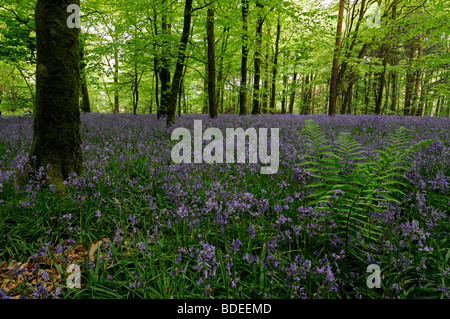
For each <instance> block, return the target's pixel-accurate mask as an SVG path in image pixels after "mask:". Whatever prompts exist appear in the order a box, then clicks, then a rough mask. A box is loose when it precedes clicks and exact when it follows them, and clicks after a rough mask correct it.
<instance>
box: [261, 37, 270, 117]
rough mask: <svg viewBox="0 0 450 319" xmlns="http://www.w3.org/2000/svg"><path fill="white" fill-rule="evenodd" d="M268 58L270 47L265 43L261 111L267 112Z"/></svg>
mask: <svg viewBox="0 0 450 319" xmlns="http://www.w3.org/2000/svg"><path fill="white" fill-rule="evenodd" d="M269 59H270V47H269V43H268V42H267V44H266V58H265V61H264V70H265V71H264V73H265V74H264V84H263V86H264V88H263V96H262V100H263V101H262V112H263V113H267V112H268V110H269V72H270V70H269V61H270V60H269Z"/></svg>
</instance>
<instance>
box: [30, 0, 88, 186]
mask: <svg viewBox="0 0 450 319" xmlns="http://www.w3.org/2000/svg"><path fill="white" fill-rule="evenodd" d="M71 4H77V5H79V4H80V1H79V0H38V1H37V3H36V11H35V24H36V44H37V63H36V64H37V73H36V105H35V109H34V124H33V143H32V147H31V151H30V157H31V158H32V162H31V163H32V165H33V166H34V168H35V169H37V168H38V167H40V166H47V165H48V164H50V166H51V169H50V170H49V172H48V174H49V176H51V177H52V178H54V179H55V180H56V185H57V187H61V186H62V181H63V180H64V179H65V178H67V177H68V176H69V174H71V173H80V171H81V168H82V153H81V147H80V145H81V137H80V109H79V88H80V51H79V50H80V48H79V41H78V38H79V29H77V28H69V27H68V26H67V24H66V21H67V19H68V16H69V13H67V8H68V6H69V5H71Z"/></svg>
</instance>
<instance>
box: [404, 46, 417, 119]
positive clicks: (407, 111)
mask: <svg viewBox="0 0 450 319" xmlns="http://www.w3.org/2000/svg"><path fill="white" fill-rule="evenodd" d="M415 51H416V47H415V44H414V41H410V42H409V48H408V70H407V71H406V87H405V105H404V109H403V114H404V115H411V114H412V110H411V101H412V96H413V85H414V72H413V71H412V70H411V65H412V63H413V61H414V53H415Z"/></svg>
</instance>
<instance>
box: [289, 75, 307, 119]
mask: <svg viewBox="0 0 450 319" xmlns="http://www.w3.org/2000/svg"><path fill="white" fill-rule="evenodd" d="M306 77H308V76H306ZM295 91H297V72H295V71H294V79H293V80H292V87H291V99H290V100H289V113H291V114H293V113H294V101H295Z"/></svg>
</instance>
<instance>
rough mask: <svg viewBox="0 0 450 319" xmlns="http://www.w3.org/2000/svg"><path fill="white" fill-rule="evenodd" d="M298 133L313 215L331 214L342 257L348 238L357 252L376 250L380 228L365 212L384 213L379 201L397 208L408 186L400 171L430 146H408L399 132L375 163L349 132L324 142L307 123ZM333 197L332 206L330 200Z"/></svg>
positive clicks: (405, 136)
mask: <svg viewBox="0 0 450 319" xmlns="http://www.w3.org/2000/svg"><path fill="white" fill-rule="evenodd" d="M301 134H302V136H304V138H305V140H306V153H307V154H306V155H304V156H303V160H304V161H303V162H302V163H301V164H302V165H303V166H304V167H305V170H306V171H308V172H309V175H310V176H312V177H314V178H315V181H314V182H312V183H310V184H308V185H306V187H308V188H310V189H311V194H310V195H309V196H308V198H309V199H310V204H311V205H312V206H314V207H315V208H316V209H317V210H319V211H320V210H324V209H327V208H328V209H330V210H331V212H332V219H333V221H334V222H335V224H336V225H337V229H336V230H337V232H338V234H340V235H341V236H344V237H345V245H346V246H345V251H346V252H348V243H349V238H350V237H351V238H352V239H353V240H354V241H355V242H358V244H359V249H363V250H365V249H368V244H369V243H371V244H372V245H374V246H377V245H378V244H379V240H380V237H381V236H382V234H383V232H384V227H383V224H382V223H381V222H379V221H378V220H374V219H373V218H372V217H371V216H372V215H373V214H371V212H382V211H384V210H385V207H384V206H383V205H381V202H382V203H387V202H395V203H400V200H399V198H402V197H404V196H405V193H404V192H403V191H402V189H405V188H406V187H408V185H407V184H406V183H404V182H403V179H404V172H405V171H406V170H409V169H410V168H409V165H408V162H407V161H408V158H409V156H410V155H411V154H412V152H413V151H414V150H417V149H418V148H420V147H422V146H424V145H426V144H428V143H431V142H432V141H431V140H427V141H422V142H419V143H416V144H414V145H412V146H408V139H409V138H410V137H409V136H408V134H407V132H406V130H405V129H404V128H402V127H400V128H398V129H397V130H396V131H395V132H394V134H393V136H392V137H391V139H390V140H389V141H388V143H387V144H388V145H387V146H386V147H385V148H384V149H381V150H378V156H377V158H376V159H372V160H371V159H369V158H368V157H367V156H365V155H364V149H363V147H362V145H360V144H359V143H358V142H356V141H355V140H354V139H353V137H352V136H351V135H350V134H349V133H340V134H339V136H338V138H337V139H336V141H335V142H334V143H330V142H329V141H327V139H326V136H325V134H324V133H323V132H322V130H321V128H320V126H319V125H318V124H316V123H314V122H313V121H312V120H308V121H305V123H304V125H303V127H302V128H301ZM336 194H339V196H338V198H336ZM380 197H382V198H380ZM333 198H334V199H335V200H334V202H332V201H331V200H330V199H333ZM358 238H359V239H358ZM355 247H356V246H355Z"/></svg>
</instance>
